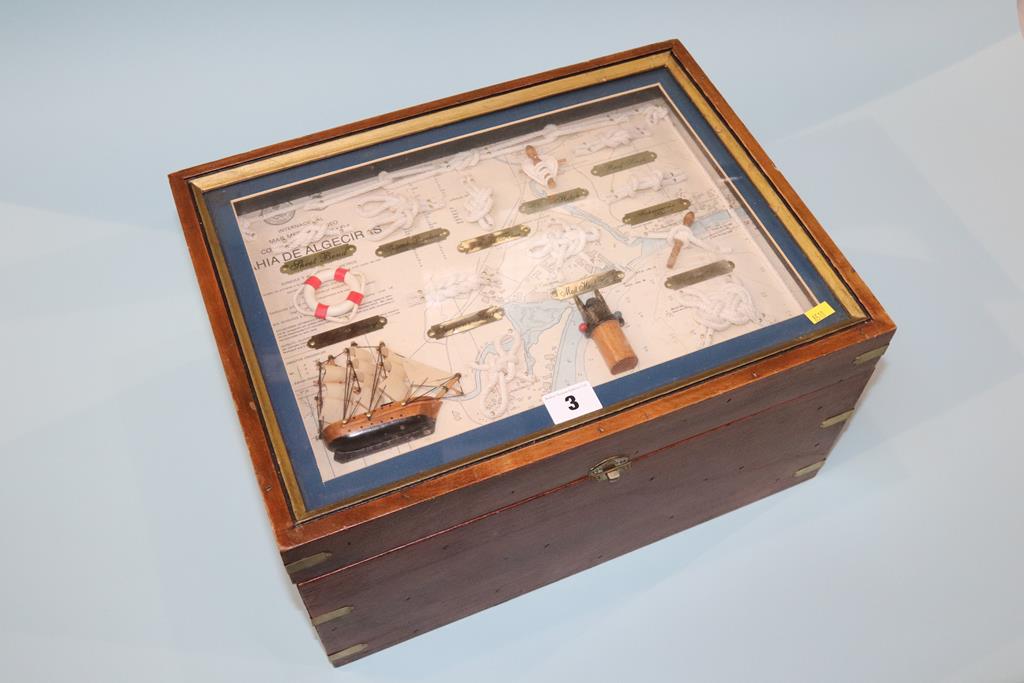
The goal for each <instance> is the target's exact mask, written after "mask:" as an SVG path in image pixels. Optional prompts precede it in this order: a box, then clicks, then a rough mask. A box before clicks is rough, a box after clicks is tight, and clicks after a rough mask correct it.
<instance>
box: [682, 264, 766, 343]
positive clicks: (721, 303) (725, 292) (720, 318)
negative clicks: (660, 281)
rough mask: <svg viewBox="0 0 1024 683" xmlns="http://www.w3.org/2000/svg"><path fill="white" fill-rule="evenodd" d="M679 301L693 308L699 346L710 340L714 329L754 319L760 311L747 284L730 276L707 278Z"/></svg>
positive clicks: (758, 315) (754, 321)
mask: <svg viewBox="0 0 1024 683" xmlns="http://www.w3.org/2000/svg"><path fill="white" fill-rule="evenodd" d="M681 303H682V305H683V306H684V307H686V308H691V309H694V314H695V317H696V319H697V323H698V324H699V325H701V326H702V327H703V328H704V330H703V331H702V332H701V347H705V346H708V345H709V344H710V343H711V340H712V337H713V336H714V333H715V332H721V331H723V330H726V329H728V328H729V327H732V326H733V325H743V324H745V323H756V322H759V321H760V320H761V314H760V313H759V312H758V310H757V307H756V306H755V305H754V300H753V298H752V297H751V296H750V292H749V291H747V288H746V287H744V286H743V285H741V284H740V283H738V282H736V281H734V280H732V279H731V278H730V279H728V280H709V281H707V282H704V283H701V284H700V285H698V286H697V287H690V288H687V289H686V291H684V292H683V294H682V301H681Z"/></svg>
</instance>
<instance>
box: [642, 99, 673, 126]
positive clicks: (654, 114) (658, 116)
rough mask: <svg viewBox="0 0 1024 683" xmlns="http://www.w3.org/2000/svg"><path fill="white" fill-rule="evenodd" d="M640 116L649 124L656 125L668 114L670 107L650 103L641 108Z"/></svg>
mask: <svg viewBox="0 0 1024 683" xmlns="http://www.w3.org/2000/svg"><path fill="white" fill-rule="evenodd" d="M640 116H642V117H643V118H644V121H646V122H647V123H648V125H651V126H656V125H658V124H659V123H661V121H662V120H663V119H665V117H667V116H668V109H666V108H665V107H663V106H662V105H660V104H649V105H647V106H646V107H644V108H643V109H641V110H640Z"/></svg>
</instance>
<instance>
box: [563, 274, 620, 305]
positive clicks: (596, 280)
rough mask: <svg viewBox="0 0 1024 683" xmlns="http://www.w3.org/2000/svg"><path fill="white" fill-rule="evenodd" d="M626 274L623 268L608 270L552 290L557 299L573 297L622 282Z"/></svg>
mask: <svg viewBox="0 0 1024 683" xmlns="http://www.w3.org/2000/svg"><path fill="white" fill-rule="evenodd" d="M625 276H626V275H625V273H623V272H622V271H621V270H606V271H605V272H603V273H597V274H596V275H588V276H587V277H585V278H583V279H582V280H576V281H575V282H567V283H566V284H564V285H558V286H557V287H555V288H554V289H552V290H551V296H553V297H554V298H556V299H563V300H564V299H571V298H573V297H574V296H579V295H580V294H584V293H586V292H592V291H593V290H595V289H600V288H602V287H607V286H609V285H614V284H617V283H619V282H622V278H624V277H625Z"/></svg>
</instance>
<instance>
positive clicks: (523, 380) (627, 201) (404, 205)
mask: <svg viewBox="0 0 1024 683" xmlns="http://www.w3.org/2000/svg"><path fill="white" fill-rule="evenodd" d="M541 123H542V122H541ZM392 161H393V162H394V163H393V165H392V167H391V168H392V169H393V170H389V171H385V172H382V173H380V174H379V175H376V176H373V177H370V178H366V179H362V180H359V181H358V182H354V183H347V184H339V185H337V186H336V187H335V188H333V189H330V190H325V191H322V192H317V193H315V194H310V195H307V196H305V197H302V198H299V199H294V200H291V201H288V202H284V203H281V204H278V205H276V206H273V207H269V208H264V209H262V210H259V211H252V212H250V213H246V214H243V215H240V216H239V225H240V227H241V230H242V234H243V237H244V238H245V246H246V249H247V252H248V256H249V261H250V263H251V266H252V269H253V272H254V274H255V278H256V280H257V283H258V286H259V290H260V293H261V294H262V297H263V300H264V303H265V306H266V310H267V314H268V316H269V319H270V322H271V325H272V327H273V330H274V334H275V337H276V340H277V344H278V347H279V349H280V352H281V356H282V358H283V361H284V365H285V368H286V370H287V374H288V380H289V381H290V383H291V386H292V389H293V390H294V393H295V397H296V399H297V401H298V404H299V406H300V410H301V412H302V415H303V419H304V422H305V427H306V431H307V433H308V435H309V439H310V444H311V446H312V448H313V452H314V453H315V455H316V459H317V463H318V466H319V470H320V474H321V476H322V478H323V480H324V481H327V480H329V479H332V478H335V477H338V476H342V475H344V474H346V473H348V472H352V471H354V470H358V469H361V468H364V467H367V466H368V465H371V464H374V463H377V462H381V461H384V460H386V459H388V458H393V457H395V456H396V455H399V454H401V453H405V452H408V451H411V450H414V449H417V448H420V447H422V446H424V445H427V444H429V443H434V442H437V441H440V440H443V439H446V438H449V437H451V436H454V435H457V434H462V433H465V432H467V431H470V430H472V429H474V428H476V427H478V426H481V425H485V424H488V423H490V422H492V421H494V420H497V419H501V418H503V417H507V416H510V415H515V414H517V413H519V412H522V411H525V410H528V409H531V408H535V407H537V406H539V405H541V397H542V396H543V395H544V394H547V393H549V392H551V391H553V390H555V389H558V388H560V387H565V386H568V385H571V384H574V383H576V382H579V381H581V380H587V381H589V382H590V383H591V384H592V385H594V386H600V385H601V384H603V383H606V382H609V381H612V380H613V375H612V374H611V372H610V371H609V368H608V366H607V365H606V363H605V362H604V361H603V360H602V357H601V355H600V354H599V352H598V349H597V348H596V346H595V344H594V343H593V342H591V341H590V340H589V339H588V337H587V336H585V335H584V334H583V333H581V331H580V324H581V321H582V318H581V315H580V312H579V311H578V310H577V306H576V305H575V304H574V302H573V300H572V299H571V298H570V299H568V300H566V299H559V298H556V297H554V296H553V295H552V293H553V290H554V289H555V288H557V287H558V286H559V285H563V284H565V283H571V282H573V281H577V280H580V279H582V278H586V277H588V276H592V275H597V274H601V273H607V272H609V271H613V272H617V273H619V275H618V276H617V278H618V279H616V280H615V281H614V283H613V284H612V285H610V286H605V287H603V288H602V289H601V293H602V294H603V296H604V299H605V300H606V301H607V304H608V306H609V307H610V309H611V310H612V311H616V312H619V313H621V315H622V317H623V320H624V323H625V325H624V327H623V328H622V330H623V332H624V333H625V335H626V336H627V338H628V340H629V342H630V343H631V344H632V347H633V349H634V350H635V354H636V357H637V359H638V364H637V366H636V368H635V369H634V370H632V372H636V371H639V370H643V369H645V368H650V367H652V366H656V365H658V364H660V363H663V362H665V361H668V360H671V359H674V358H677V357H679V356H682V355H685V354H688V353H691V352H693V351H696V350H698V349H701V348H704V347H706V346H708V345H712V344H716V343H720V342H722V341H724V340H727V339H731V338H734V337H736V336H739V335H743V334H745V333H748V332H750V331H752V330H755V329H759V328H761V327H764V326H767V325H771V324H773V323H776V322H779V321H782V320H785V319H788V318H791V317H793V316H796V315H800V314H801V313H802V312H803V311H805V310H807V308H808V307H809V306H810V305H811V304H812V303H813V302H812V301H811V300H810V299H809V298H808V296H807V295H806V294H805V293H804V290H803V289H802V288H801V286H800V284H799V282H798V280H797V279H796V277H795V276H794V275H792V274H791V272H790V269H789V268H787V267H786V264H785V263H784V262H783V261H782V259H781V257H780V256H778V255H777V252H776V250H775V249H773V247H772V245H771V244H770V242H769V241H768V239H767V238H766V237H765V233H764V232H763V231H762V230H761V229H760V228H759V226H758V225H757V224H756V223H755V221H754V220H753V219H752V218H751V214H750V213H749V212H748V211H747V209H746V208H745V207H744V205H743V204H742V203H741V202H740V201H739V200H737V199H736V196H735V194H734V193H733V192H732V191H731V190H730V188H729V180H728V179H727V178H724V177H723V174H722V173H721V172H720V170H719V169H718V167H717V166H716V165H715V164H714V163H713V162H712V161H711V160H710V159H709V157H708V155H707V154H706V153H705V151H704V150H703V148H702V147H701V145H700V143H699V141H698V140H697V139H696V137H695V136H694V135H693V134H692V132H691V131H690V130H689V129H688V128H687V126H686V124H685V122H684V121H683V120H682V119H681V118H680V117H679V116H678V115H677V114H676V113H675V111H674V110H673V109H672V108H671V106H670V105H669V103H668V102H667V101H666V100H664V99H662V98H661V97H660V96H659V97H658V98H655V99H649V100H646V101H642V102H640V103H639V104H637V103H632V104H628V105H626V106H620V107H618V108H613V109H610V110H608V111H604V112H602V113H600V114H596V115H589V116H586V117H584V118H580V119H576V120H569V121H564V120H563V121H562V122H561V123H558V124H547V125H544V126H543V127H540V125H538V127H537V129H536V130H534V131H533V132H529V133H526V134H520V135H517V136H515V137H509V138H506V139H502V140H498V141H495V139H494V137H493V136H492V137H491V138H489V141H488V143H487V144H483V145H481V146H479V147H475V148H469V149H467V148H466V146H465V144H463V145H461V147H460V151H458V152H457V153H454V154H450V155H448V156H442V157H435V158H433V159H432V160H430V161H427V162H423V163H419V164H416V165H413V166H408V165H406V166H403V165H402V163H401V158H396V159H393V160H392ZM551 198H553V199H551ZM681 200H682V201H681ZM680 207H685V208H680ZM431 231H434V232H431ZM499 231H505V232H504V233H501V232H499ZM424 233H426V234H427V235H428V237H429V238H430V239H433V240H436V241H430V242H429V243H422V244H421V245H420V246H416V247H414V248H409V249H406V250H404V251H398V252H397V253H391V249H392V247H390V246H388V245H393V244H395V243H396V241H398V240H402V239H403V238H410V237H411V236H418V235H423V234H424ZM488 234H496V235H499V237H485V238H484V239H482V240H478V242H477V243H475V245H473V244H472V243H468V241H470V240H473V239H474V238H479V237H480V236H482V235H488ZM421 239H424V241H426V238H421ZM488 242H489V245H488ZM467 243H468V244H467ZM346 245H351V246H354V247H355V251H354V253H352V254H351V255H348V256H344V257H342V258H336V259H334V260H330V261H329V262H326V263H321V264H317V263H315V262H314V261H313V260H312V259H315V255H317V254H325V253H326V254H329V255H330V254H341V253H343V252H342V250H343V248H344V247H345V246H346ZM460 245H461V249H460ZM673 248H675V251H676V252H677V253H676V257H675V259H674V263H673V264H672V266H671V267H670V266H669V265H668V263H669V259H670V255H671V253H672V251H673ZM382 254H383V255H382ZM292 262H294V263H293V264H292V266H289V265H287V264H289V263H292ZM303 263H312V265H310V266H309V267H305V268H302V267H301V264H303ZM723 264H725V265H723ZM282 266H284V268H282ZM339 266H340V267H343V268H344V269H346V270H347V271H348V274H347V275H346V276H345V278H344V282H339V281H336V280H334V279H331V278H330V277H329V275H330V273H331V272H336V270H335V269H336V268H338V267H339ZM704 266H707V267H708V268H709V269H710V271H708V269H705V270H704V271H701V270H700V269H701V267H704ZM716 269H717V270H716ZM694 271H696V272H698V273H699V272H713V273H716V274H715V275H714V276H712V277H707V279H700V278H697V281H695V282H692V283H689V284H686V283H685V282H684V285H685V286H681V287H679V288H676V289H673V288H671V287H669V286H668V285H667V284H666V281H667V280H668V279H669V278H670V277H671V276H673V275H675V274H679V273H690V272H694ZM323 273H326V275H327V276H326V277H320V278H319V280H317V281H314V284H317V286H316V287H314V286H313V285H310V284H308V283H309V282H310V280H309V278H310V276H311V275H314V274H323ZM683 279H684V281H685V280H686V278H683ZM352 292H356V295H355V296H353V295H352V294H351V293H352ZM360 295H361V296H360ZM318 306H323V308H322V309H320V313H321V314H323V315H321V317H317V316H316V312H317V307H318ZM328 309H329V314H328ZM487 309H497V310H499V311H500V315H499V316H498V317H496V318H494V319H493V320H491V321H490V322H487V323H486V324H482V325H479V326H477V327H473V328H472V329H468V330H465V331H458V332H455V333H452V334H449V335H447V336H443V335H442V336H436V335H434V336H432V335H431V333H430V330H431V328H432V327H433V326H436V325H442V326H443V325H444V324H445V323H446V322H448V321H453V320H456V319H458V318H460V317H462V316H467V315H472V314H474V313H477V312H480V311H485V310H487ZM374 316H379V317H380V318H383V319H386V324H384V326H383V327H381V328H380V329H375V330H371V331H369V332H366V333H364V334H360V335H358V336H357V337H355V338H353V339H348V340H344V341H342V342H339V343H338V344H336V345H333V346H331V345H328V346H326V347H322V348H311V346H310V339H311V337H313V336H314V335H317V334H320V333H324V332H326V331H329V330H332V329H334V328H337V327H339V326H341V325H343V324H345V323H347V322H355V321H360V320H364V319H367V318H373V317H374ZM324 317H326V318H327V319H323V318H324ZM435 329H436V328H435ZM353 341H355V342H357V343H359V344H361V345H367V346H373V345H376V344H378V343H379V342H381V341H384V342H386V344H387V345H388V347H389V348H391V349H393V350H394V351H395V352H396V353H399V354H401V355H402V356H404V357H406V358H409V359H412V360H413V361H416V362H419V363H423V364H425V365H428V366H431V367H434V368H439V369H441V370H443V371H445V372H447V373H452V374H454V373H461V375H462V379H461V386H462V395H460V396H452V397H451V398H446V399H445V401H444V403H443V407H442V408H441V411H440V414H439V416H438V418H437V425H436V429H435V431H434V433H433V434H432V435H429V436H425V437H423V438H421V439H418V440H416V441H413V442H411V443H406V444H403V445H401V446H397V447H392V448H388V449H386V450H382V451H380V452H377V453H372V454H370V455H367V456H365V457H360V458H357V459H355V460H352V461H350V462H346V463H339V462H337V461H336V460H335V459H334V458H333V457H332V454H331V453H330V452H329V451H328V450H327V449H326V448H325V446H324V444H323V442H322V441H321V440H320V438H319V433H318V432H319V423H318V418H317V407H316V395H317V374H318V370H317V361H322V360H323V359H325V358H326V357H327V356H328V355H331V354H338V353H340V352H342V350H343V349H344V347H345V346H346V345H348V344H351V343H352V342H353ZM620 376H622V375H617V376H616V377H620Z"/></svg>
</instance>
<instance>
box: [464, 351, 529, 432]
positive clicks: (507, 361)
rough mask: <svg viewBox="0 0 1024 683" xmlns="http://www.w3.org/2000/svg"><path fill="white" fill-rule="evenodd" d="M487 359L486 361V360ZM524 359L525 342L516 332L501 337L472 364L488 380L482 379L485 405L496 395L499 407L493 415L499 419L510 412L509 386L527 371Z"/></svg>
mask: <svg viewBox="0 0 1024 683" xmlns="http://www.w3.org/2000/svg"><path fill="white" fill-rule="evenodd" d="M485 359H486V360H485ZM525 365H526V362H525V359H524V358H523V340H522V338H521V337H520V336H519V335H518V334H516V333H515V332H510V333H508V334H506V335H504V336H502V337H501V339H499V340H498V341H497V342H496V343H495V344H493V345H492V346H491V348H490V349H489V350H487V351H484V352H483V353H482V354H481V355H480V360H478V361H477V362H475V363H470V367H471V368H472V369H474V370H479V371H480V372H481V373H482V374H483V375H484V376H485V377H486V379H483V378H482V379H481V389H480V394H481V396H483V397H484V403H485V404H486V402H487V400H488V399H489V398H490V397H491V395H492V394H494V395H495V400H496V401H497V405H496V406H495V407H494V409H493V410H492V411H491V414H492V415H494V416H495V417H497V416H498V415H504V414H505V411H506V410H508V385H509V384H510V383H511V382H512V381H513V380H514V379H516V378H517V377H518V376H519V373H520V372H521V371H523V370H524V369H525Z"/></svg>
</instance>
